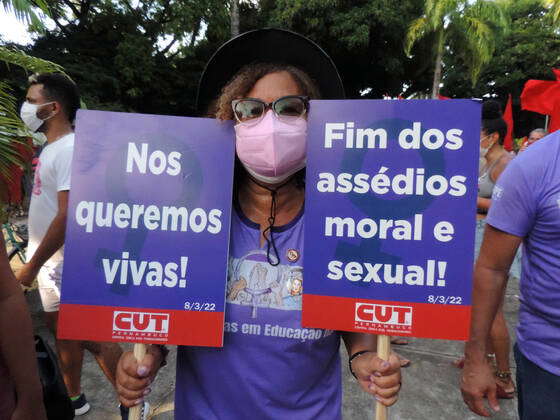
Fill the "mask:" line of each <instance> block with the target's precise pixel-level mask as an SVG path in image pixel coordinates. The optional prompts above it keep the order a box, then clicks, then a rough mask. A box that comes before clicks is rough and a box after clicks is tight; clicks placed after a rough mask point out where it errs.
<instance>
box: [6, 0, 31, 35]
mask: <svg viewBox="0 0 560 420" xmlns="http://www.w3.org/2000/svg"><path fill="white" fill-rule="evenodd" d="M26 28H27V25H26V24H25V23H21V22H19V21H18V20H17V19H16V18H15V16H14V15H13V14H12V13H6V11H5V10H4V8H2V7H0V37H1V38H2V41H4V42H17V43H18V44H30V43H31V42H32V39H31V37H30V36H29V34H28V33H27V29H26Z"/></svg>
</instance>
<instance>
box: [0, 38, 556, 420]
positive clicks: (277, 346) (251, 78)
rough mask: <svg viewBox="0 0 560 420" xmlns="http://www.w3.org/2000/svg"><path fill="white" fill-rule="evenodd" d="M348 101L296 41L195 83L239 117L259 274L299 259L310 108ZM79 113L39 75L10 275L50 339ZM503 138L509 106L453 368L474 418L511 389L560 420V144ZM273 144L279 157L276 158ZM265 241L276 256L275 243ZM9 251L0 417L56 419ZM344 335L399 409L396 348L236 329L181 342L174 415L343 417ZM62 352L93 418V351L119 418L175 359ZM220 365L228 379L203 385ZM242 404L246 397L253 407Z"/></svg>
mask: <svg viewBox="0 0 560 420" xmlns="http://www.w3.org/2000/svg"><path fill="white" fill-rule="evenodd" d="M286 45H290V48H289V49H286V48H285V46H286ZM226 64H227V65H226ZM343 97H344V88H343V85H342V82H341V79H340V77H339V75H338V72H337V69H336V67H335V66H334V64H333V62H332V61H331V60H330V58H329V57H328V56H327V55H326V53H325V52H324V51H323V50H321V49H320V47H318V46H317V45H316V44H314V43H313V42H311V41H310V40H308V39H307V38H305V37H303V36H301V35H298V34H295V33H293V32H289V31H282V30H275V29H266V30H258V31H251V32H248V33H245V34H242V35H240V36H238V37H236V38H234V39H232V40H230V41H229V42H227V43H226V44H225V45H224V46H222V47H221V48H220V49H219V50H218V51H217V52H216V54H215V55H214V56H213V57H212V58H211V60H210V62H209V63H208V65H207V67H206V69H205V72H204V73H203V76H202V79H201V82H200V88H199V97H198V107H199V111H200V114H201V115H205V116H208V117H213V118H217V119H219V120H232V121H234V123H235V132H236V136H235V139H232V141H235V143H236V151H237V159H236V170H235V178H234V203H233V208H234V209H235V211H234V212H233V213H232V227H231V236H230V258H237V257H240V256H242V255H246V254H248V253H250V252H253V251H259V250H263V249H264V250H266V251H267V252H266V257H265V258H264V259H263V261H260V263H261V264H273V265H277V264H282V265H286V266H290V265H293V264H292V262H290V261H289V260H288V259H287V258H286V257H285V255H287V253H288V250H290V249H299V250H303V226H304V222H305V211H304V196H305V189H304V188H305V182H304V177H305V172H304V171H305V139H306V135H307V131H306V129H307V127H306V123H305V121H306V116H307V114H308V112H309V108H310V103H309V100H310V99H340V98H343ZM79 105H80V98H79V94H78V90H77V87H76V85H75V84H74V83H73V82H72V81H71V80H70V79H68V78H67V77H66V76H64V75H61V74H41V75H38V76H35V77H34V78H32V79H30V84H29V88H28V91H27V96H26V98H25V102H24V104H23V106H22V108H21V117H22V120H23V122H24V123H25V124H26V126H27V127H28V128H29V129H30V130H31V131H40V132H42V133H44V134H45V136H46V138H47V145H46V147H45V148H44V149H43V151H42V152H41V155H40V158H39V164H38V165H37V169H36V175H35V181H34V186H33V191H32V199H31V204H30V209H29V235H30V237H29V249H28V257H29V258H28V262H27V263H26V264H25V265H24V266H23V267H22V268H21V269H20V270H19V271H18V272H17V274H16V277H17V280H18V281H19V282H20V283H21V284H23V285H30V284H31V282H32V281H33V280H34V279H35V278H37V281H38V286H39V294H40V297H41V302H42V304H43V309H44V311H45V319H46V322H47V325H48V327H49V328H50V329H51V331H52V332H53V334H55V336H56V329H57V317H58V309H59V303H60V288H61V284H60V283H61V277H62V267H63V261H64V255H63V244H64V232H65V224H66V218H67V208H68V194H69V191H70V189H71V185H70V167H71V158H72V151H73V146H74V134H73V125H72V123H73V120H74V117H75V114H76V111H77V109H78V108H79ZM280 121H281V122H282V123H279V122H280ZM280 131H281V132H280ZM506 132H507V126H506V124H505V122H504V121H503V119H502V118H501V110H500V108H499V105H498V104H497V103H496V102H493V101H487V102H485V103H484V105H483V111H482V129H481V134H480V165H479V191H478V200H477V209H478V211H477V213H478V215H477V219H478V222H477V244H478V245H477V248H478V247H480V253H478V249H477V255H478V258H477V262H476V269H475V277H474V291H473V310H472V326H471V337H470V339H469V341H468V342H467V343H466V347H465V358H464V359H462V360H459V361H457V366H458V367H461V368H462V369H463V370H462V380H461V391H462V393H463V396H464V400H465V402H466V404H467V405H468V406H469V408H470V409H471V410H472V411H473V412H475V413H477V414H479V415H483V416H488V415H489V414H490V413H489V411H488V409H487V408H486V407H485V406H484V403H483V400H484V398H487V399H488V402H489V404H490V406H491V407H492V408H493V409H494V410H497V409H499V407H498V403H497V398H513V396H514V395H515V393H516V392H517V394H518V399H519V413H520V417H521V418H522V419H537V418H538V419H545V420H546V419H556V418H560V400H558V399H557V395H559V391H560V368H559V366H560V353H559V352H558V351H557V349H558V348H560V338H558V337H560V336H559V335H558V327H559V321H558V320H559V319H560V313H559V311H560V309H558V306H557V305H556V302H557V301H558V298H560V281H559V280H560V211H559V209H560V162H559V157H560V143H559V140H558V135H556V134H555V135H550V136H548V137H546V138H545V139H542V140H541V138H542V137H544V136H545V134H546V132H545V131H544V130H542V129H536V130H533V131H532V132H531V133H530V135H529V137H528V140H527V142H526V143H525V144H523V146H522V147H521V149H520V152H519V155H518V156H514V155H512V154H511V153H509V152H507V151H506V150H505V149H504V148H503V142H504V138H505V135H506ZM255 138H258V141H255ZM286 139H289V141H287V140H286ZM537 140H538V142H537ZM288 148H289V150H287V149H288ZM278 150H279V151H281V152H282V153H279V154H276V151H278ZM278 156H280V157H279V158H278ZM271 242H272V243H273V244H274V246H272V247H271V246H267V245H268V244H270V243H271ZM522 242H523V252H522V255H520V254H519V253H518V249H519V248H520V245H521V243H522ZM1 252H2V253H3V254H0V276H1V279H2V281H0V307H1V308H2V314H5V313H7V312H8V311H9V313H10V320H9V322H8V320H6V317H5V316H2V317H0V354H1V355H2V357H1V358H0V418H2V419H4V418H6V419H8V418H13V419H16V418H17V419H37V420H42V419H44V418H46V415H45V411H44V408H43V406H42V398H41V386H40V383H39V380H38V377H37V371H36V369H35V368H34V366H35V362H34V354H33V342H32V328H31V322H30V319H29V314H28V313H27V312H26V311H25V301H24V299H23V297H22V295H21V293H19V289H18V287H17V286H18V284H17V281H16V277H14V276H13V275H12V272H11V270H10V268H9V265H8V263H7V260H6V258H5V252H4V250H2V251H1ZM302 252H303V251H302ZM521 259H522V264H521V266H522V273H521V291H522V297H521V309H520V322H519V327H518V331H517V344H516V347H515V357H516V363H517V377H516V383H517V390H516V387H515V382H514V381H513V378H512V375H511V368H510V364H509V359H510V337H509V334H508V330H507V326H506V323H505V319H504V314H503V298H504V290H505V287H506V283H507V279H508V278H509V275H510V271H511V273H512V274H514V275H515V276H519V274H517V273H516V271H515V270H516V269H517V270H518V268H517V267H516V266H518V265H519V262H520V261H521ZM512 265H513V267H512ZM229 275H230V276H232V275H234V274H233V273H229ZM234 280H235V279H234ZM300 286H301V284H300ZM303 287H305V283H303ZM262 309H263V311H265V312H266V316H267V317H268V318H267V319H272V320H274V322H275V323H278V324H282V325H286V326H292V327H294V328H297V327H298V326H300V325H301V303H300V304H299V306H298V305H295V306H294V305H292V306H290V307H289V308H288V307H286V308H284V309H285V310H284V311H275V310H270V309H269V308H262ZM248 316H249V315H248V314H247V312H246V311H240V310H239V305H237V304H236V302H235V298H234V297H232V298H231V299H229V298H228V301H227V306H226V322H230V323H231V322H237V323H243V322H247V321H249V320H248V319H246V318H247V317H248ZM252 322H255V320H252ZM8 324H9V325H8ZM16 329H17V331H18V333H17V334H16V332H15V331H16ZM16 337H17V339H16ZM341 340H342V342H344V345H345V347H346V349H347V351H348V356H349V360H350V362H349V369H350V372H351V374H352V375H353V376H354V377H355V378H356V380H357V381H358V383H359V385H360V387H361V388H362V389H363V391H364V392H366V393H368V394H371V395H372V397H374V398H375V399H376V400H377V401H379V402H381V403H382V404H383V405H386V406H390V405H392V404H394V403H395V402H396V401H397V398H398V395H399V391H400V389H401V365H405V364H407V363H408V361H407V360H402V359H401V360H399V358H398V356H397V355H396V354H395V353H392V354H391V356H390V358H389V360H388V361H384V360H382V359H381V358H379V357H378V355H377V349H376V340H375V335H371V334H358V333H349V332H334V333H332V334H324V335H322V336H321V337H319V338H317V339H315V340H306V341H301V340H294V339H291V338H274V339H271V338H270V337H266V336H250V335H241V334H235V332H231V331H230V332H227V331H226V333H225V339H224V347H223V348H222V349H213V348H200V347H181V348H179V350H178V360H177V372H176V386H175V387H176V390H175V417H176V418H178V419H185V418H209V419H214V418H216V419H218V418H219V419H222V418H233V419H241V418H250V417H257V418H263V419H264V418H271V419H279V418H289V417H293V418H297V419H308V418H321V419H322V418H325V419H337V418H341V404H342V403H341V392H342V391H341V377H340V356H339V351H338V349H339V347H340V344H341ZM56 350H57V354H58V359H59V363H60V368H61V371H62V376H63V379H64V383H65V385H66V388H67V391H68V396H69V398H70V399H71V401H72V406H73V409H74V413H75V415H81V414H84V413H86V412H87V411H88V410H89V408H90V407H89V403H88V402H87V399H86V397H85V395H84V393H83V392H82V390H81V387H80V377H81V368H82V361H83V354H84V350H88V351H90V352H91V353H92V354H93V355H94V357H95V359H96V361H97V363H98V364H99V367H100V368H101V369H102V371H103V373H104V374H105V376H106V377H107V379H108V380H109V382H110V383H111V384H112V385H113V386H114V387H115V389H116V391H117V393H118V395H119V399H120V403H121V415H122V417H123V419H127V418H128V408H129V407H132V406H135V405H141V407H142V412H143V416H144V417H143V418H146V416H147V414H148V411H149V405H148V403H147V402H145V397H146V396H147V395H148V394H149V393H150V391H151V389H150V386H151V384H152V383H153V382H154V380H155V377H156V375H157V372H158V370H159V369H160V367H161V366H163V365H165V363H166V355H167V349H166V348H165V347H164V346H161V345H150V346H148V349H147V354H146V356H145V357H144V359H143V360H141V361H137V360H136V358H135V357H134V355H133V354H132V353H131V352H124V353H123V352H122V350H121V348H120V346H119V345H118V344H116V343H98V342H84V341H72V340H60V339H57V340H56ZM211 370H217V371H219V372H223V373H224V374H220V375H209V374H208V372H209V371H211ZM4 372H7V374H4ZM241 378H243V380H241ZM272 378H274V380H272ZM239 395H243V396H244V397H243V398H244V403H243V404H240V403H239V402H240V401H239Z"/></svg>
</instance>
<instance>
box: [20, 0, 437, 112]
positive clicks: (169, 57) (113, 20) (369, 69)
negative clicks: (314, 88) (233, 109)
mask: <svg viewBox="0 0 560 420" xmlns="http://www.w3.org/2000/svg"><path fill="white" fill-rule="evenodd" d="M132 4H133V2H130V1H128V0H112V1H109V0H101V1H95V2H94V1H91V2H90V1H85V0H80V1H78V0H53V1H50V2H49V8H50V12H51V15H52V17H53V20H54V22H55V25H56V29H55V30H53V31H50V32H48V33H46V34H45V35H43V36H40V37H39V38H38V40H37V41H36V42H35V44H34V45H33V46H32V47H31V48H29V49H28V50H27V52H29V53H32V54H35V55H37V56H39V57H42V58H45V59H49V60H53V61H56V62H57V63H60V64H61V65H62V66H64V68H65V69H66V71H67V73H68V74H70V76H71V77H72V78H73V79H74V80H75V81H76V82H77V83H78V86H79V87H80V90H81V92H82V95H83V97H84V100H85V102H86V103H87V104H88V107H90V108H94V109H108V110H121V111H131V112H146V113H157V114H172V115H193V114H195V112H196V111H195V109H194V103H195V98H196V89H197V84H198V80H199V78H200V74H201V72H202V70H203V68H204V64H205V63H206V61H207V60H208V59H209V58H210V56H211V55H212V54H213V52H214V51H215V50H216V49H217V47H218V46H219V45H220V44H222V43H223V42H224V41H226V40H227V39H228V38H229V37H230V36H231V32H230V6H229V4H228V3H227V2H223V1H218V0H187V1H185V0H181V1H179V0H157V1H150V2H147V1H140V2H134V4H137V6H136V7H134V6H132ZM421 10H422V1H421V0H408V1H405V2H402V3H395V2H393V1H390V0H356V1H348V0H327V1H318V0H312V1H303V0H278V1H273V0H261V1H260V2H258V3H257V2H253V1H239V15H240V31H241V32H243V31H246V30H250V29H255V28H261V27H281V28H288V29H292V30H295V31H297V32H300V33H303V34H305V35H307V36H309V37H310V38H311V39H313V40H314V41H315V42H317V43H318V44H319V45H321V46H322V47H323V48H325V50H326V51H327V52H328V53H329V54H330V55H331V56H332V57H333V59H334V61H335V62H336V64H337V65H338V66H339V69H340V72H341V76H342V79H343V81H344V82H345V86H346V90H347V94H348V96H349V97H360V95H361V93H365V94H366V97H373V98H375V97H380V96H382V95H383V94H389V95H392V96H396V95H398V94H399V93H401V92H402V91H403V86H407V87H408V90H409V91H415V90H425V89H427V87H428V86H429V81H430V79H429V78H430V75H429V69H430V66H431V64H430V62H431V58H430V55H429V53H428V54H418V55H417V56H415V57H414V58H412V59H411V58H408V57H406V55H405V54H404V52H403V50H402V42H403V41H402V40H403V33H404V31H405V30H406V27H407V22H409V21H410V20H411V19H412V18H413V17H414V16H417V15H419V14H420V13H421ZM287 48H289V47H287ZM424 50H425V48H424V46H419V48H418V51H421V52H422V51H424ZM426 52H427V50H426ZM23 82H24V81H23V80H22V79H19V80H17V83H16V84H18V85H20V86H21V85H23Z"/></svg>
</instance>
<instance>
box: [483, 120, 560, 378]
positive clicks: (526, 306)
mask: <svg viewBox="0 0 560 420" xmlns="http://www.w3.org/2000/svg"><path fill="white" fill-rule="evenodd" d="M486 221H487V223H489V224H490V225H492V226H494V227H495V228H497V229H499V230H502V231H504V232H507V233H510V234H512V235H516V236H520V237H523V260H522V270H521V283H520V286H521V299H520V300H521V306H520V310H519V324H518V326H517V343H518V345H519V348H520V350H521V351H522V352H523V354H524V355H525V356H526V357H527V358H528V359H529V360H531V361H532V362H534V363H535V364H537V365H538V366H540V367H541V368H543V369H545V370H547V371H549V372H551V373H553V374H555V375H560V131H557V132H556V133H554V134H551V135H549V136H547V137H546V138H544V139H542V140H539V141H538V142H537V143H535V144H533V145H531V147H529V148H528V149H527V150H526V151H525V152H523V153H521V154H520V155H519V156H518V157H516V158H515V159H514V160H513V161H512V162H511V163H510V164H509V165H508V166H507V168H506V170H505V171H504V172H503V173H502V175H501V176H500V178H499V180H498V182H497V184H496V186H495V187H494V193H493V195H492V206H491V207H490V212H489V213H488V218H487V219H486Z"/></svg>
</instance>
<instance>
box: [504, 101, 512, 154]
mask: <svg viewBox="0 0 560 420" xmlns="http://www.w3.org/2000/svg"><path fill="white" fill-rule="evenodd" d="M503 118H504V121H505V122H506V124H507V134H506V137H505V139H504V148H505V149H506V150H507V151H508V152H511V151H512V150H513V111H512V109H511V94H510V95H509V96H508V101H507V104H506V110H505V111H504V116H503Z"/></svg>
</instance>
